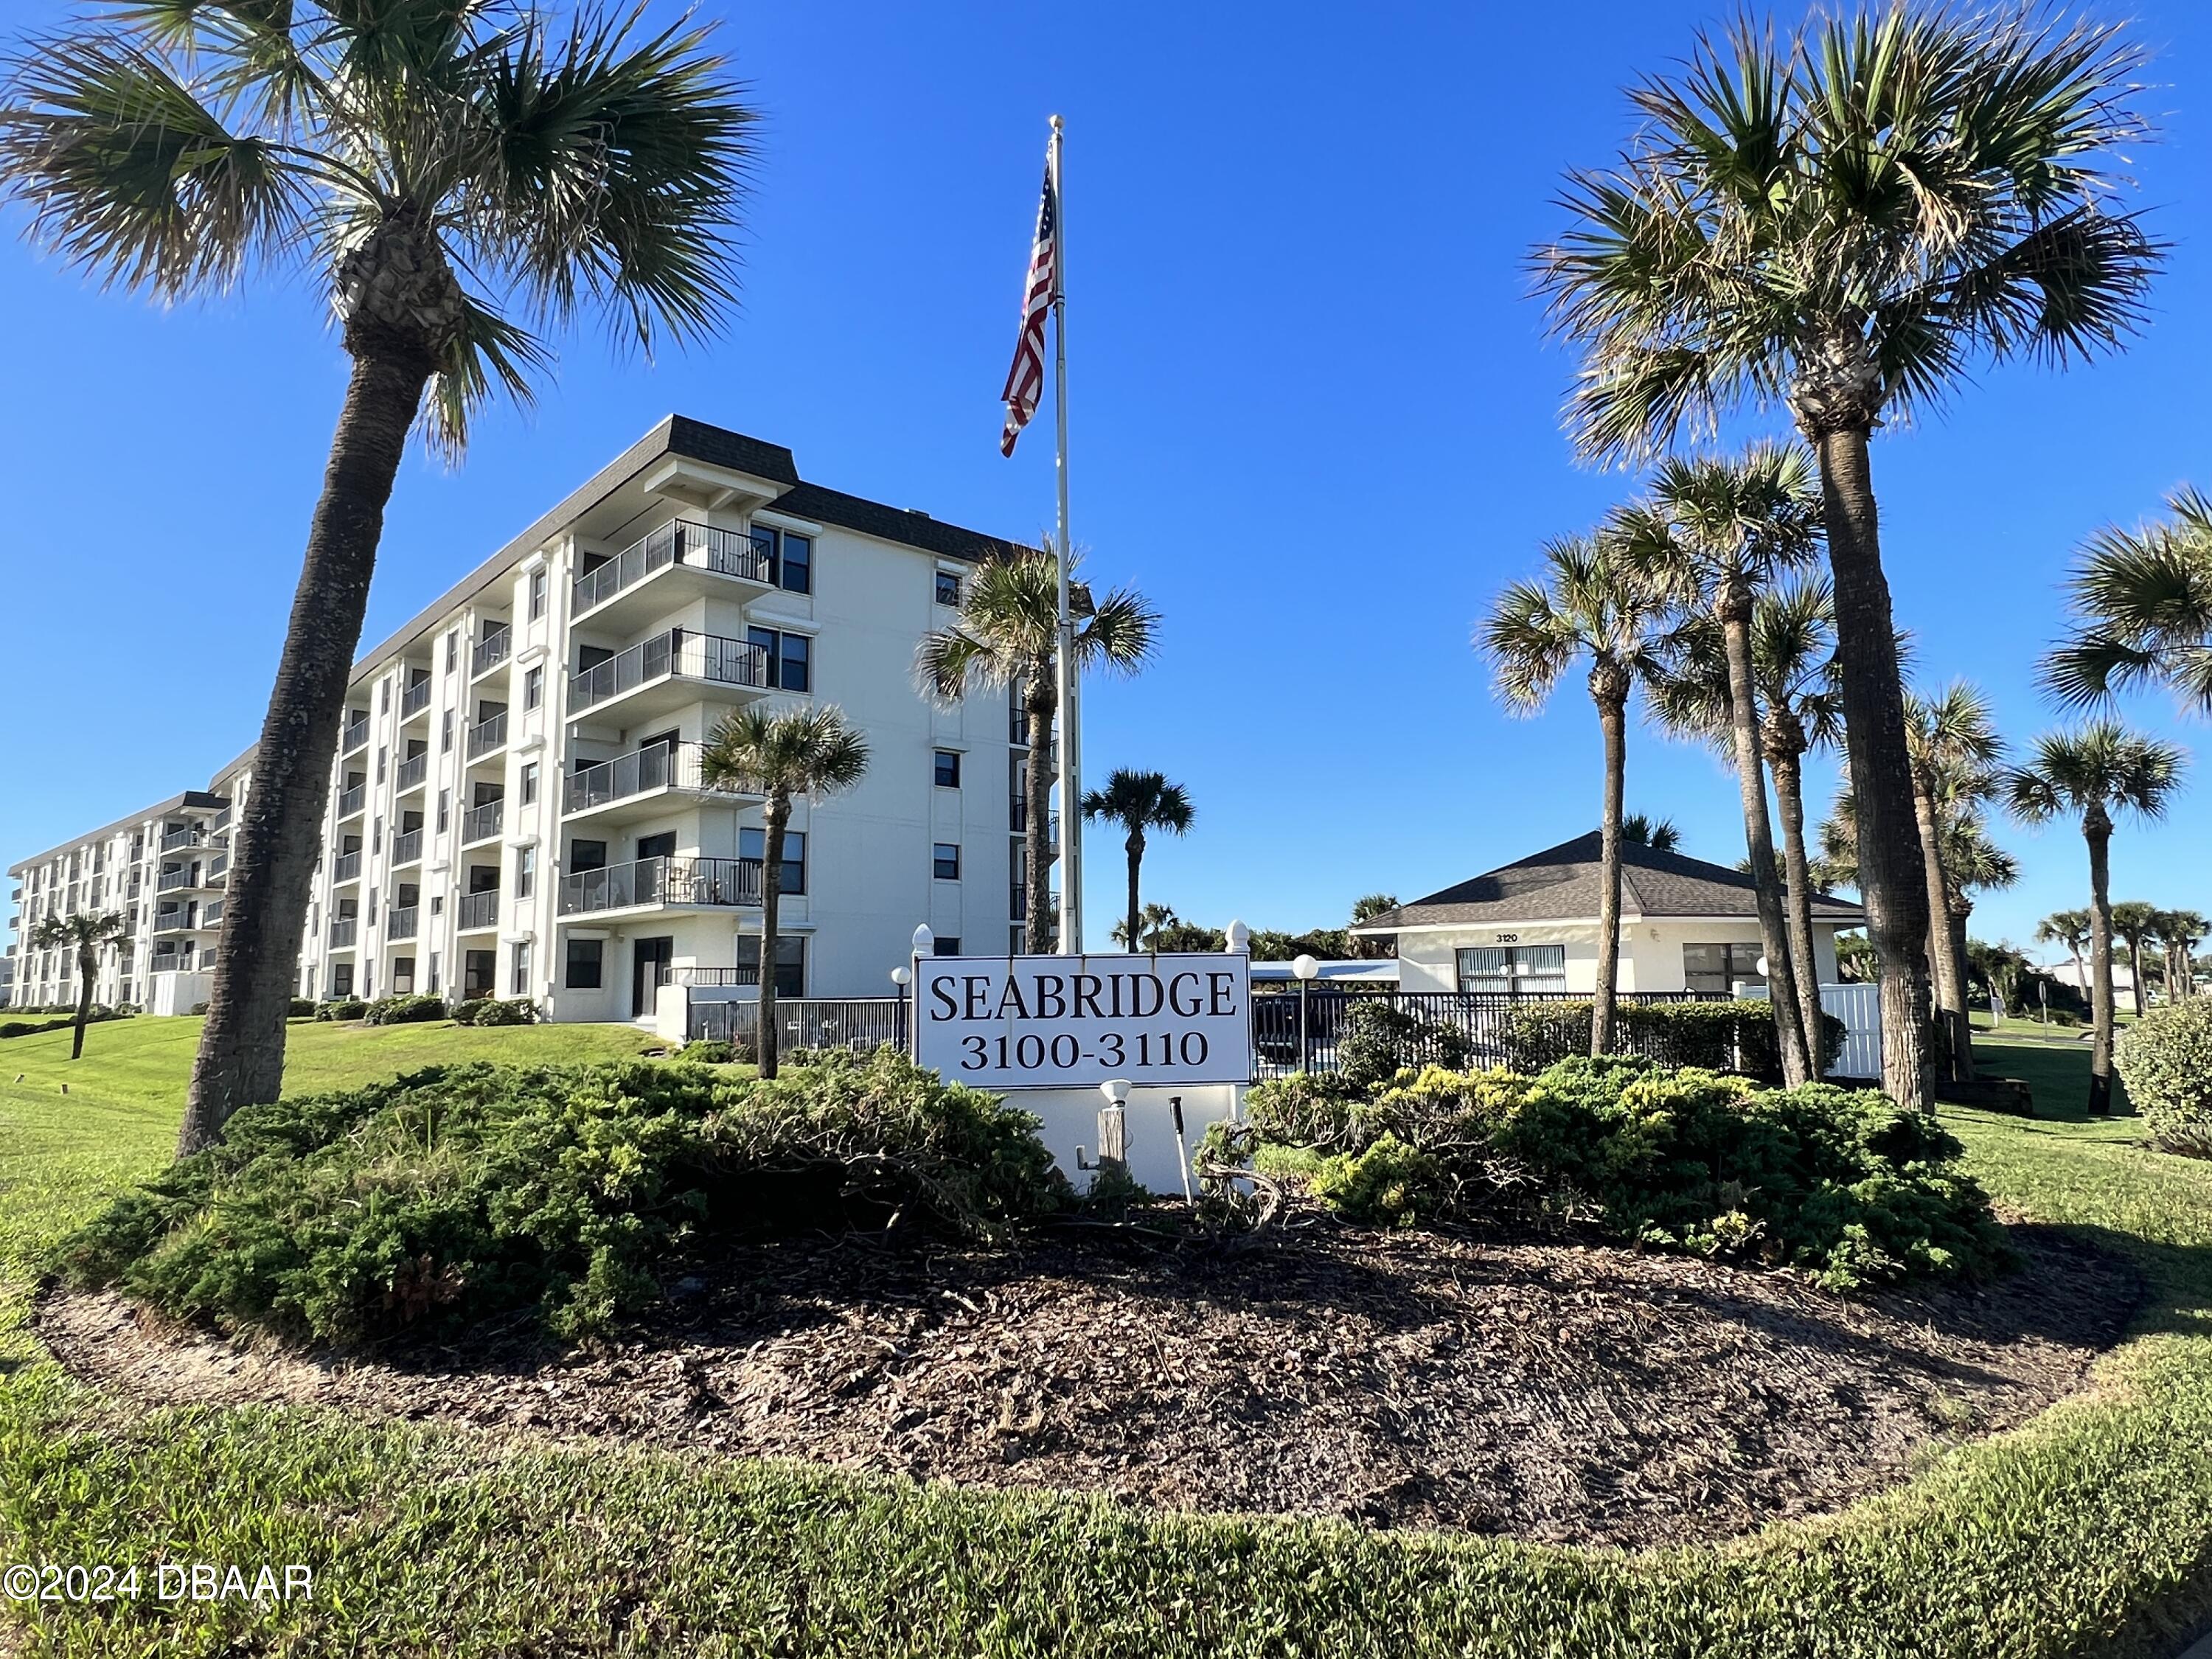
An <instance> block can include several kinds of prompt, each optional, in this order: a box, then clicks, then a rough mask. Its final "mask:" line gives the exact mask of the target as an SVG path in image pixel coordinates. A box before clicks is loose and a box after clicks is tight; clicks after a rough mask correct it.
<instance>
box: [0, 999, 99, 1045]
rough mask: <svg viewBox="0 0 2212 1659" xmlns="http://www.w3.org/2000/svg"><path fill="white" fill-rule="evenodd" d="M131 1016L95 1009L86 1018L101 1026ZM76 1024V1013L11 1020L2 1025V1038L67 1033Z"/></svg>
mask: <svg viewBox="0 0 2212 1659" xmlns="http://www.w3.org/2000/svg"><path fill="white" fill-rule="evenodd" d="M129 1018H131V1016H130V1015H129V1014H126V1013H125V1012H123V1011H122V1010H120V1009H118V1008H97V1007H96V1008H94V1010H93V1011H92V1012H91V1013H89V1014H88V1015H87V1016H86V1017H85V1022H84V1023H85V1024H88V1025H100V1024H106V1022H107V1021H109V1020H111V1019H129ZM74 1024H76V1014H75V1013H67V1014H57V1015H55V1016H54V1017H53V1018H52V1019H11V1020H8V1021H6V1022H5V1023H0V1038H4V1037H19V1036H38V1035H39V1033H40V1032H41V1031H66V1030H69V1028H70V1026H72V1025H74Z"/></svg>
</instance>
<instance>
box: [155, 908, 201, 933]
mask: <svg viewBox="0 0 2212 1659" xmlns="http://www.w3.org/2000/svg"><path fill="white" fill-rule="evenodd" d="M196 925H197V924H196V923H195V921H193V913H192V912H191V911H190V910H164V911H162V912H161V914H160V915H156V916H155V918H154V931H155V933H190V932H191V931H192V928H193V927H195V926H196Z"/></svg>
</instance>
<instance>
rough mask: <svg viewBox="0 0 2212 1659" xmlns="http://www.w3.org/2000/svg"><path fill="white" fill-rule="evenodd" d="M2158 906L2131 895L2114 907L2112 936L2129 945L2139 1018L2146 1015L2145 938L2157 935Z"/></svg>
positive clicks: (2132, 990) (2130, 973)
mask: <svg viewBox="0 0 2212 1659" xmlns="http://www.w3.org/2000/svg"><path fill="white" fill-rule="evenodd" d="M2157 926H2158V907H2157V906H2156V905H2154V904H2146V903H2144V902H2142V900H2141V899H2129V900H2126V901H2124V902H2122V903H2119V904H2115V905H2114V906H2113V907H2112V933H2113V936H2114V937H2115V938H2117V939H2120V940H2122V941H2123V942H2124V943H2125V944H2126V945H2127V947H2128V987H2129V990H2130V1000H2131V1001H2132V1002H2133V1003H2134V1004H2135V1012H2136V1018H2137V1019H2141V1018H2142V1017H2143V941H2144V940H2145V939H2151V938H2154V937H2155V933H2154V929H2155V928H2156V927H2157Z"/></svg>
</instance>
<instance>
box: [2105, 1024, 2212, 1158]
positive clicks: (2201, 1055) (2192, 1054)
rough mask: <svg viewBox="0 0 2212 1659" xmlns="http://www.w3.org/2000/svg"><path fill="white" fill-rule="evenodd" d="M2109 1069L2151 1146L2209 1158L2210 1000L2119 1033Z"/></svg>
mask: <svg viewBox="0 0 2212 1659" xmlns="http://www.w3.org/2000/svg"><path fill="white" fill-rule="evenodd" d="M2113 1064H2114V1065H2116V1066H2118V1068H2119V1073H2120V1081H2121V1082H2123V1083H2124V1084H2126V1085H2128V1098H2129V1099H2130V1100H2131V1101H2133V1102H2134V1103H2135V1108H2136V1111H2138V1112H2140V1113H2141V1114H2142V1115H2143V1118H2144V1119H2145V1121H2147V1122H2148V1124H2149V1126H2150V1133H2151V1139H2152V1140H2153V1141H2154V1142H2155V1143H2156V1144H2157V1145H2158V1146H2160V1147H2161V1148H2162V1149H2164V1150H2165V1151H2166V1152H2185V1153H2188V1154H2189V1155H2191V1157H2195V1158H2212V997H2191V999H2190V1000H2187V1001H2186V1002H2172V1003H2168V1004H2166V1006H2164V1007H2162V1008H2154V1009H2153V1010H2151V1012H2148V1013H2147V1014H2145V1015H2144V1016H2143V1017H2142V1018H2141V1019H2139V1020H2137V1021H2136V1023H2135V1024H2133V1025H2131V1026H2130V1027H2129V1028H2128V1029H2127V1030H2125V1031H2124V1032H2123V1033H2121V1036H2120V1042H2119V1048H2118V1051H2117V1052H2116V1053H2115V1054H2114V1056H2113Z"/></svg>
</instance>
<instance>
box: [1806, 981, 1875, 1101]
mask: <svg viewBox="0 0 2212 1659" xmlns="http://www.w3.org/2000/svg"><path fill="white" fill-rule="evenodd" d="M1820 1008H1821V1011H1822V1012H1825V1013H1831V1014H1833V1015H1834V1016H1835V1017H1836V1018H1838V1019H1840V1020H1841V1021H1843V1022H1844V1052H1843V1053H1842V1054H1838V1056H1837V1057H1836V1064H1835V1068H1834V1070H1833V1071H1832V1072H1831V1073H1829V1075H1830V1076H1832V1077H1851V1078H1879V1077H1880V1076H1881V987H1880V986H1878V985H1823V986H1822V987H1820Z"/></svg>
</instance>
